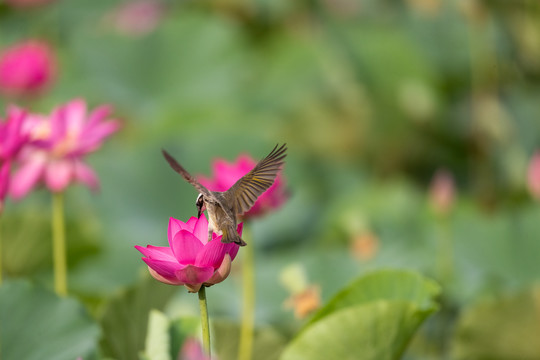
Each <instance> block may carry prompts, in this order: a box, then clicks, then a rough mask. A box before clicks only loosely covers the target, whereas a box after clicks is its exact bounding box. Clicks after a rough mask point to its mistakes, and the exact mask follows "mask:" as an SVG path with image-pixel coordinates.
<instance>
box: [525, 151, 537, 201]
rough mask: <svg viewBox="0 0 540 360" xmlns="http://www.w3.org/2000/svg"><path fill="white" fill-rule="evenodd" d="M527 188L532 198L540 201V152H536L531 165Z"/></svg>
mask: <svg viewBox="0 0 540 360" xmlns="http://www.w3.org/2000/svg"><path fill="white" fill-rule="evenodd" d="M527 186H528V188H529V192H530V193H531V195H532V197H533V198H535V199H536V200H540V150H537V151H536V152H535V154H534V155H533V157H532V159H531V162H530V164H529V170H528V174H527Z"/></svg>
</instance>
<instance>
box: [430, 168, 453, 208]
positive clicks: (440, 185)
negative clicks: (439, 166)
mask: <svg viewBox="0 0 540 360" xmlns="http://www.w3.org/2000/svg"><path fill="white" fill-rule="evenodd" d="M454 197H455V185H454V177H453V176H452V174H451V173H450V172H448V171H447V170H438V171H437V172H436V173H435V175H434V176H433V179H432V180H431V185H430V188H429V200H430V203H431V206H432V208H433V210H434V211H435V212H436V213H438V214H440V215H445V214H447V213H448V212H449V211H450V209H451V208H452V205H453V204H454Z"/></svg>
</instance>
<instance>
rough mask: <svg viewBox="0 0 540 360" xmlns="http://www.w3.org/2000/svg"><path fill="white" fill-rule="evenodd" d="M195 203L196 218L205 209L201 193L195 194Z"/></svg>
mask: <svg viewBox="0 0 540 360" xmlns="http://www.w3.org/2000/svg"><path fill="white" fill-rule="evenodd" d="M195 205H197V218H200V217H201V214H202V212H203V211H204V210H206V206H204V196H203V194H199V196H197V201H196V202H195Z"/></svg>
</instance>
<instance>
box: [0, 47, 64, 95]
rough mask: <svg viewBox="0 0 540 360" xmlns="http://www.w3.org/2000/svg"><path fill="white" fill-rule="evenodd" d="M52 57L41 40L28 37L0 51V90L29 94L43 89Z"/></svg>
mask: <svg viewBox="0 0 540 360" xmlns="http://www.w3.org/2000/svg"><path fill="white" fill-rule="evenodd" d="M55 62H56V61H55V58H54V55H53V53H52V50H51V49H50V47H49V46H48V45H47V44H46V43H45V42H42V41H38V40H28V41H24V42H21V43H18V44H15V45H13V46H11V47H9V48H7V49H4V50H3V51H2V53H0V92H2V93H3V94H4V95H7V96H30V95H35V94H37V93H39V92H42V91H43V90H44V89H45V88H47V87H48V86H49V85H50V83H51V81H52V79H53V78H54V74H55Z"/></svg>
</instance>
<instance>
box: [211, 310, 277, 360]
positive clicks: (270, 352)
mask: <svg viewBox="0 0 540 360" xmlns="http://www.w3.org/2000/svg"><path fill="white" fill-rule="evenodd" d="M211 327H212V336H213V340H212V341H213V342H214V346H213V347H214V348H215V351H216V353H217V356H218V358H219V359H223V360H234V359H237V358H238V346H239V338H240V326H239V324H238V323H234V322H231V321H226V320H216V321H213V322H212V325H211ZM285 345H286V338H285V337H284V336H283V334H281V333H280V332H279V331H278V330H277V329H275V328H272V327H270V326H265V327H261V328H258V329H255V334H254V341H253V357H252V358H253V359H257V360H259V359H261V360H277V359H278V358H279V354H280V353H281V351H282V350H283V348H284V347H285Z"/></svg>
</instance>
